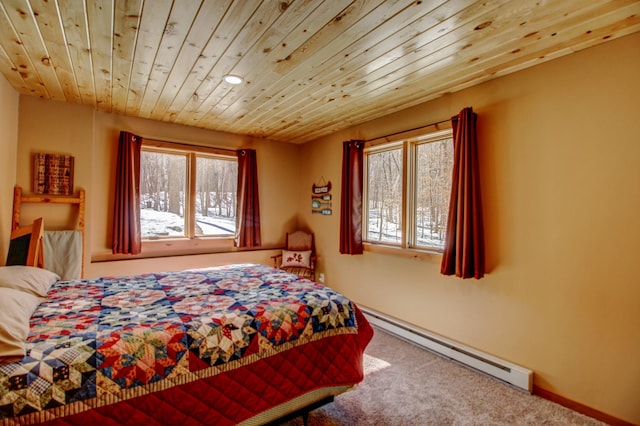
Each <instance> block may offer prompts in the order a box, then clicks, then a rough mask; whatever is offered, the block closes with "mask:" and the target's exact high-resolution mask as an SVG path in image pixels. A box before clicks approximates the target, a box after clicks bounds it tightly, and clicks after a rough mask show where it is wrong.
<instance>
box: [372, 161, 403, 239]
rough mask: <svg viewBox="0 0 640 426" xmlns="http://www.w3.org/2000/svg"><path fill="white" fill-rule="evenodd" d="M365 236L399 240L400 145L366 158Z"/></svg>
mask: <svg viewBox="0 0 640 426" xmlns="http://www.w3.org/2000/svg"><path fill="white" fill-rule="evenodd" d="M367 164H368V170H367V184H368V186H367V188H368V197H367V203H368V218H367V223H368V229H367V233H366V235H367V239H368V240H369V241H379V242H386V243H394V244H398V243H400V242H401V241H402V148H398V149H394V150H389V151H382V152H376V153H372V154H369V155H368V157H367Z"/></svg>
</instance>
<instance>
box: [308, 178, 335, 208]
mask: <svg viewBox="0 0 640 426" xmlns="http://www.w3.org/2000/svg"><path fill="white" fill-rule="evenodd" d="M311 193H312V194H311V213H318V214H323V215H330V214H331V181H328V182H325V180H324V177H322V182H321V183H320V184H319V185H318V184H315V183H314V184H313V186H312V187H311Z"/></svg>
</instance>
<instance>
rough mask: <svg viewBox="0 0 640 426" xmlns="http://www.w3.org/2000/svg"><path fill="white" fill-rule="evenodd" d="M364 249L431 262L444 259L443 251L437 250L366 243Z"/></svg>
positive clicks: (438, 261) (370, 251)
mask: <svg viewBox="0 0 640 426" xmlns="http://www.w3.org/2000/svg"><path fill="white" fill-rule="evenodd" d="M364 251H366V252H369V253H376V254H384V255H389V256H399V257H405V258H410V259H416V260H420V261H423V262H430V263H440V262H441V261H442V252H439V251H436V250H417V249H409V248H403V247H395V246H387V245H382V244H371V243H364Z"/></svg>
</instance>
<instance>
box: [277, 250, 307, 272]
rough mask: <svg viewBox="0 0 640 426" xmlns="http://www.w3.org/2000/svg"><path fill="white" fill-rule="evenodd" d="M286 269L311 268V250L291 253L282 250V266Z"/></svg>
mask: <svg viewBox="0 0 640 426" xmlns="http://www.w3.org/2000/svg"><path fill="white" fill-rule="evenodd" d="M280 266H281V267H283V268H286V267H303V268H310V267H311V250H302V251H289V250H282V265H280Z"/></svg>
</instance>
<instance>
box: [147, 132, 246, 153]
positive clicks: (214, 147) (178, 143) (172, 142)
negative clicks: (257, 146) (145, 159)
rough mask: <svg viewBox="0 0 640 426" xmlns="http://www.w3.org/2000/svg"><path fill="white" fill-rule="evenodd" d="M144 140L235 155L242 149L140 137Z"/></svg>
mask: <svg viewBox="0 0 640 426" xmlns="http://www.w3.org/2000/svg"><path fill="white" fill-rule="evenodd" d="M140 137H141V138H142V140H143V141H145V140H146V141H150V142H160V143H162V144H170V145H180V146H183V147H184V146H194V147H198V148H204V149H211V150H216V151H225V152H232V153H234V154H237V153H238V151H241V150H242V148H240V149H229V148H218V147H216V146H209V145H198V144H195V143H185V142H175V141H166V140H163V139H157V138H147V137H144V136H140Z"/></svg>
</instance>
